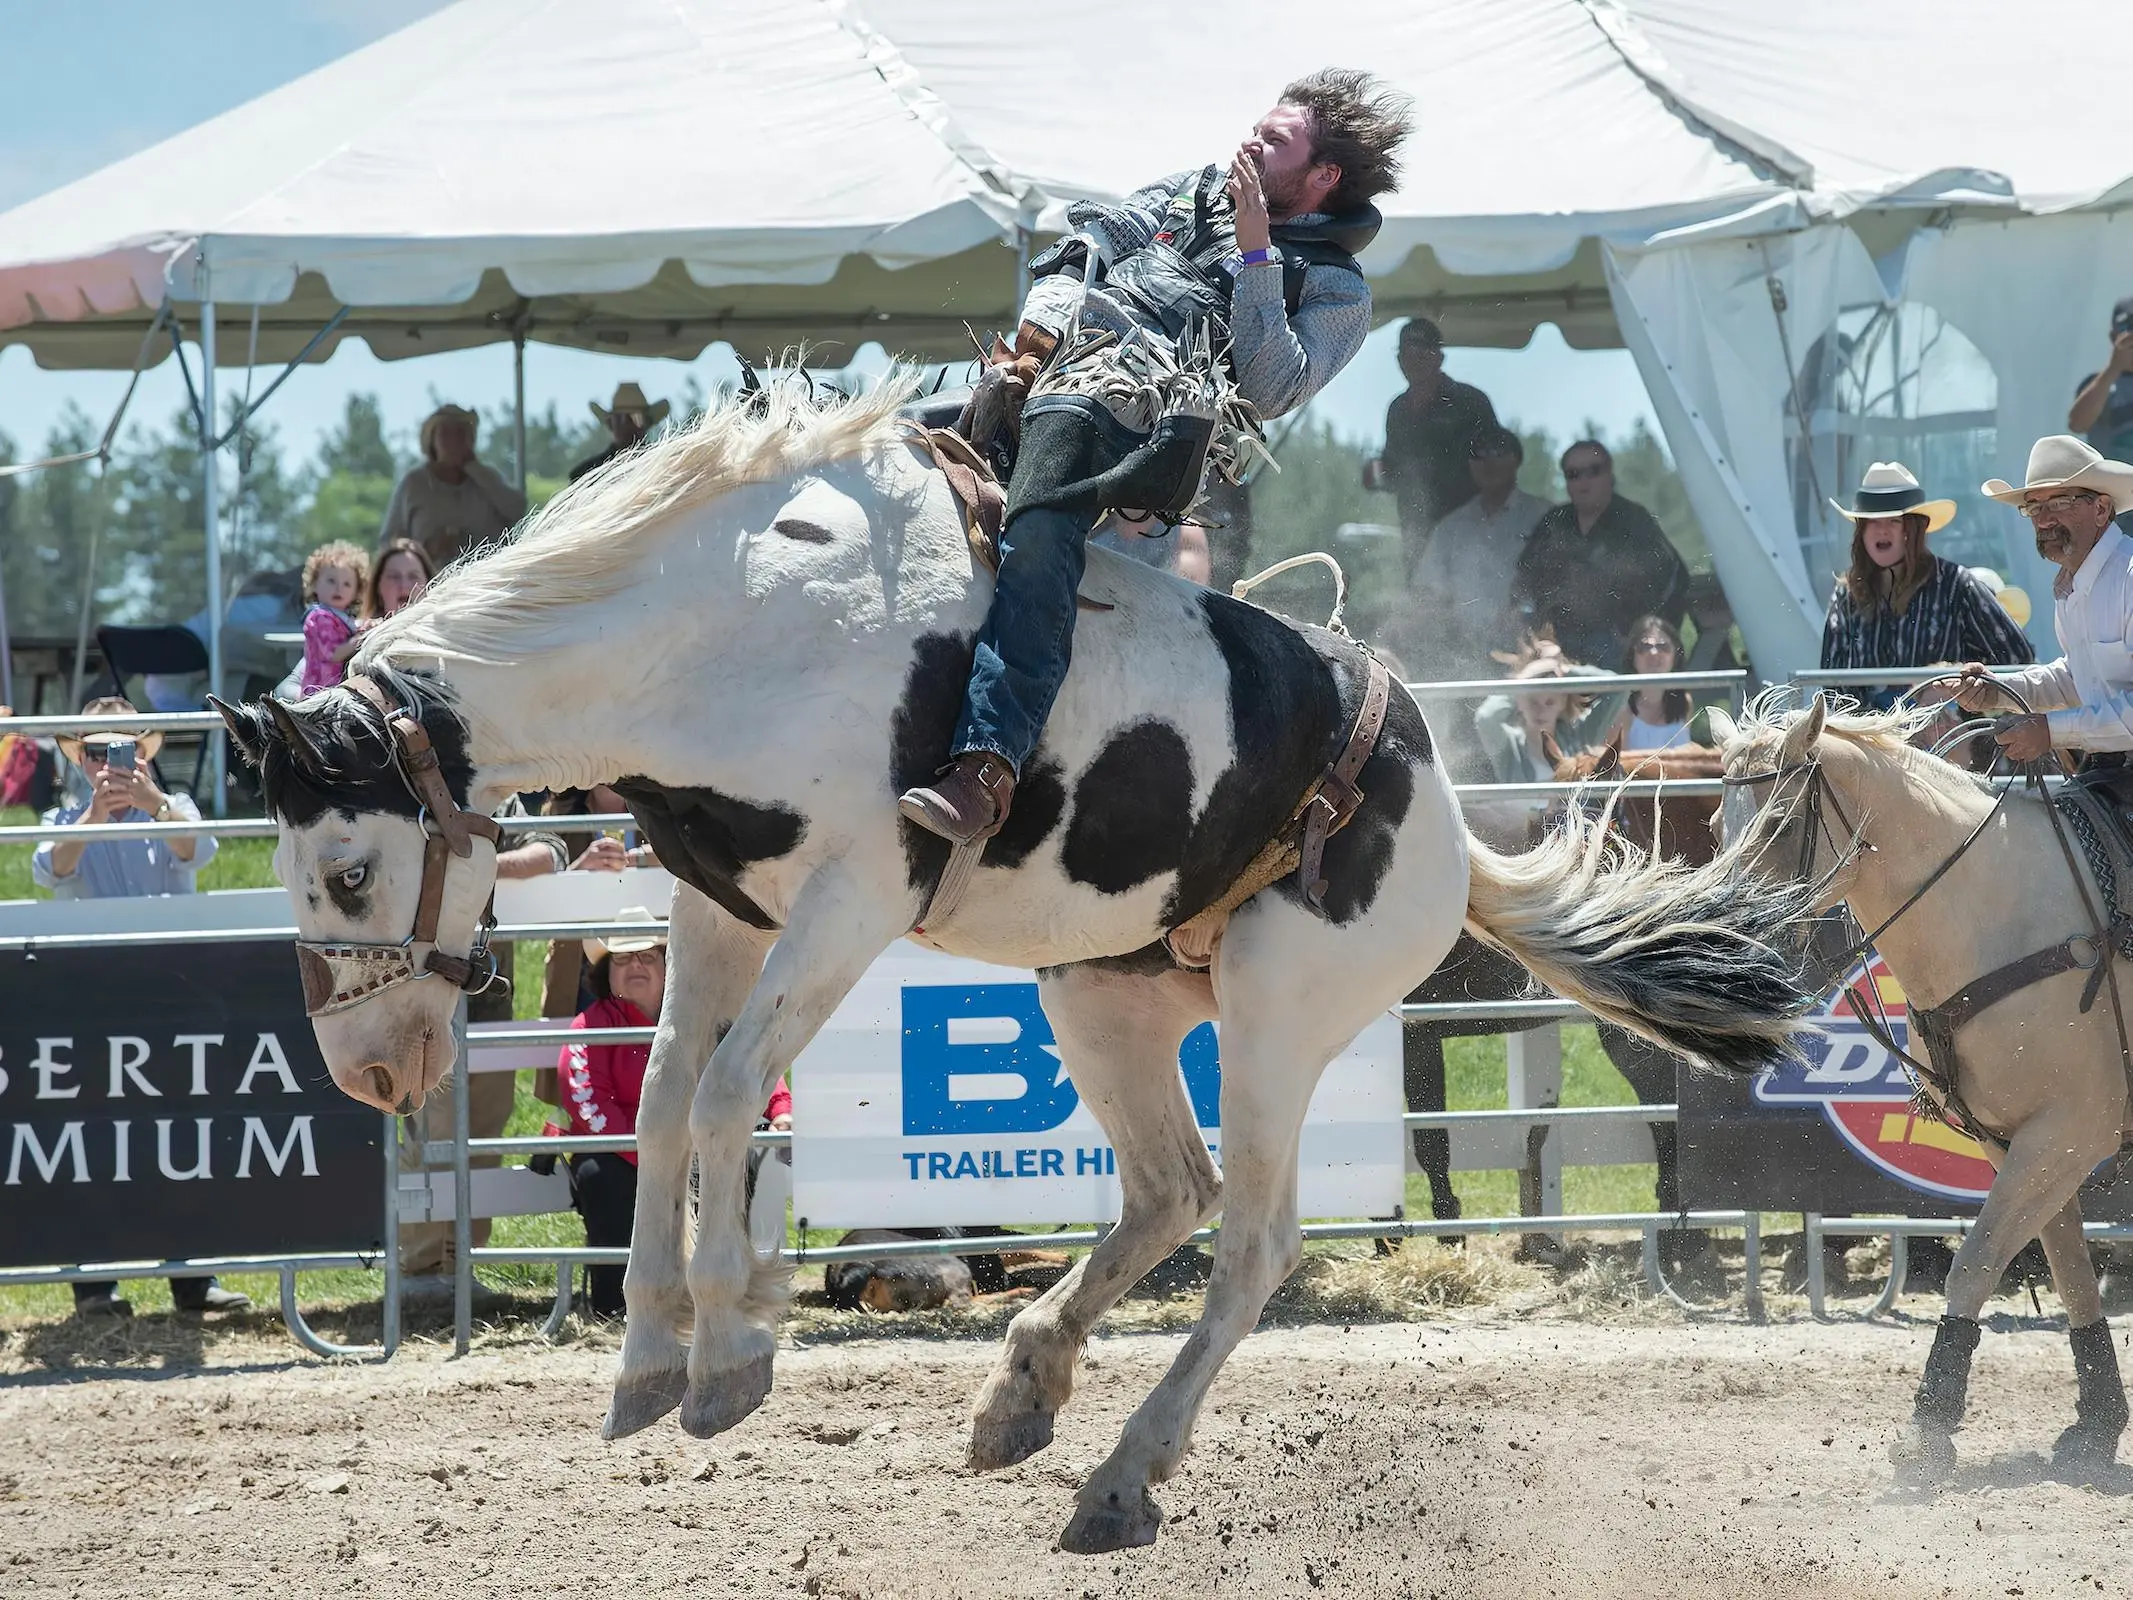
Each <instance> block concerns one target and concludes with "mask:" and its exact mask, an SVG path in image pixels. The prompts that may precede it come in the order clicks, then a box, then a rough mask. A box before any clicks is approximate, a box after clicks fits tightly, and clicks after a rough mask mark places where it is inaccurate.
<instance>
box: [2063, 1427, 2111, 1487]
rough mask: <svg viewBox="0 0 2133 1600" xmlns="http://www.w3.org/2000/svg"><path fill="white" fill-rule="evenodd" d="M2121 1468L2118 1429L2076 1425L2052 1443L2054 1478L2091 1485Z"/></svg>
mask: <svg viewBox="0 0 2133 1600" xmlns="http://www.w3.org/2000/svg"><path fill="white" fill-rule="evenodd" d="M2117 1465H2118V1430H2117V1429H2116V1428H2112V1429H2110V1430H2108V1431H2106V1430H2104V1429H2102V1428H2091V1427H2088V1426H2087V1425H2085V1424H2083V1423H2079V1422H2077V1423H2075V1424H2074V1425H2073V1426H2072V1427H2071V1428H2069V1429H2067V1430H2066V1432H2064V1433H2062V1434H2060V1435H2059V1437H2058V1438H2057V1439H2056V1440H2054V1441H2053V1443H2052V1475H2053V1476H2054V1477H2056V1478H2062V1479H2065V1480H2067V1481H2068V1482H2072V1483H2089V1482H2092V1481H2094V1480H2095V1479H2097V1478H2101V1477H2103V1476H2105V1475H2106V1474H2108V1473H2109V1472H2110V1471H2111V1470H2112V1469H2113V1468H2114V1467H2116V1466H2117Z"/></svg>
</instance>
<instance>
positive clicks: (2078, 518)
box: [1957, 434, 2133, 761]
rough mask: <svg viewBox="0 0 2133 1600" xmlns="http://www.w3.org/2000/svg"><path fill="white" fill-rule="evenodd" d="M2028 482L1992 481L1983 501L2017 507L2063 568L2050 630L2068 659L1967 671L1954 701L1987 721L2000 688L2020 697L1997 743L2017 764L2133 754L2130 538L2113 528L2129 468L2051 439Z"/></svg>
mask: <svg viewBox="0 0 2133 1600" xmlns="http://www.w3.org/2000/svg"><path fill="white" fill-rule="evenodd" d="M2026 477H2027V481H2026V482H2025V483H2024V484H2023V485H2022V487H2020V488H2016V487H2015V486H2014V485H2013V484H2011V483H2007V482H2004V481H2002V480H2001V479H1999V478H1994V479H1993V480H1992V481H1991V482H1990V483H1987V484H1986V485H1985V486H1984V491H1983V492H1984V493H1985V494H1987V495H1989V496H1991V497H1992V498H1993V499H1995V500H1998V501H2001V502H2002V503H2004V504H2008V505H2014V506H2019V507H2020V508H2021V512H2022V515H2023V516H2025V517H2027V518H2029V519H2030V524H2031V527H2032V528H2033V529H2034V531H2035V535H2036V541H2037V554H2039V555H2040V556H2042V557H2044V559H2045V560H2047V561H2050V562H2052V563H2054V564H2055V565H2056V566H2057V567H2058V568H2059V576H2058V577H2057V579H2056V580H2054V582H2053V584H2052V595H2053V606H2052V620H2053V623H2054V625H2055V626H2056V627H2057V629H2058V633H2059V639H2060V642H2061V644H2062V646H2063V647H2064V648H2065V651H2066V653H2065V654H2064V655H2062V656H2060V658H2059V659H2058V660H2056V661H2052V662H2048V663H2045V664H2043V665H2040V666H2033V667H2024V668H2022V669H2021V670H2020V671H2017V672H2001V673H1999V674H1994V673H1993V672H1992V671H1991V669H1990V668H1988V667H1986V666H1985V665H1983V664H1982V663H1980V662H1976V661H1972V662H1967V663H1965V664H1964V666H1963V679H1964V683H1963V688H1962V692H1961V693H1960V694H1959V695H1958V696H1957V699H1958V701H1959V702H1960V703H1961V705H1962V707H1963V709H1964V710H1966V711H1986V710H1991V709H1994V708H1995V702H1998V701H2001V700H2002V697H2001V696H2000V695H1999V694H1998V692H1997V690H1996V688H1995V685H1999V684H2004V685H2006V686H2008V687H2010V688H2012V689H2014V690H2015V691H2016V692H2017V693H2019V694H2020V695H2021V696H2022V699H2023V700H2024V701H2025V702H2027V704H2028V705H2029V707H2030V711H2029V712H2028V713H2027V714H2025V715H2022V716H2019V717H2010V718H2007V719H2005V720H2004V721H2003V723H2002V724H2001V727H2000V729H1999V731H1998V733H1997V734H1996V735H1995V737H1996V738H1997V739H1998V741H1999V744H2000V747H2001V748H2002V749H2003V750H2005V751H2006V752H2007V755H2008V758H2009V759H2010V760H2013V761H2035V760H2037V759H2039V758H2040V757H2042V756H2044V755H2047V754H2049V753H2050V752H2051V751H2052V750H2054V749H2076V750H2086V751H2091V752H2123V751H2127V750H2133V538H2128V537H2127V536H2126V535H2125V533H2124V532H2122V531H2121V530H2120V529H2118V528H2117V527H2115V526H2113V524H2112V519H2113V518H2114V517H2115V516H2116V515H2117V514H2118V512H2119V511H2120V510H2122V509H2126V508H2129V507H2133V466H2128V465H2127V464H2126V463H2125V462H2123V461H2109V460H2106V459H2105V458H2104V457H2103V456H2101V455H2099V454H2098V453H2097V452H2096V451H2095V450H2094V449H2093V448H2091V447H2090V446H2089V445H2087V444H2084V443H2083V442H2082V441H2081V440H2079V439H2076V438H2074V437H2073V436H2072V435H2070V434H2054V435H2052V436H2051V437H2049V438H2044V439H2039V440H2038V441H2037V443H2036V445H2035V447H2034V448H2033V449H2031V451H2030V452H2029V468H2028V472H2027V474H2026Z"/></svg>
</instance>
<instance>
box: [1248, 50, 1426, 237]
mask: <svg viewBox="0 0 2133 1600" xmlns="http://www.w3.org/2000/svg"><path fill="white" fill-rule="evenodd" d="M1281 100H1282V104H1284V105H1291V106H1301V107H1302V108H1303V109H1304V110H1306V111H1308V112H1310V113H1311V154H1312V156H1313V158H1314V159H1315V160H1318V161H1330V162H1332V163H1333V164H1334V165H1335V166H1337V167H1339V168H1340V169H1341V181H1340V182H1339V183H1338V184H1336V185H1334V188H1333V192H1332V193H1331V194H1329V195H1328V196H1327V197H1326V209H1327V210H1328V211H1330V212H1332V213H1333V214H1334V215H1336V216H1339V215H1340V214H1342V213H1343V212H1348V211H1354V210H1356V209H1357V208H1358V207H1360V206H1361V205H1362V204H1363V203H1364V202H1365V201H1367V200H1370V199H1372V198H1374V197H1375V196H1377V195H1381V194H1384V193H1385V192H1386V191H1388V190H1390V189H1393V188H1396V187H1397V186H1398V185H1399V182H1400V161H1399V155H1398V152H1399V148H1400V144H1401V141H1402V140H1404V139H1405V138H1406V137H1407V135H1408V132H1409V123H1408V119H1409V118H1410V116H1411V115H1412V114H1413V112H1414V102H1413V101H1412V100H1410V99H1408V97H1407V96H1406V95H1404V94H1401V93H1399V92H1398V91H1397V90H1394V89H1388V88H1386V87H1385V85H1383V84H1382V83H1380V82H1379V81H1378V80H1377V79H1376V78H1374V77H1372V76H1371V75H1370V74H1369V73H1367V72H1357V71H1355V70H1354V69H1352V68H1349V67H1325V68H1322V69H1320V70H1319V71H1317V72H1314V73H1312V74H1311V75H1310V76H1309V77H1308V78H1298V79H1297V80H1296V81H1295V82H1294V83H1292V84H1290V85H1289V86H1288V87H1287V88H1286V89H1284V90H1282V91H1281Z"/></svg>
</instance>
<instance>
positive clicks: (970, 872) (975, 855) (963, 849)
mask: <svg viewBox="0 0 2133 1600" xmlns="http://www.w3.org/2000/svg"><path fill="white" fill-rule="evenodd" d="M990 837H991V835H989V834H982V835H980V836H979V837H978V838H975V839H973V840H971V841H970V843H968V844H958V845H951V846H949V849H948V865H947V866H945V867H943V868H942V869H941V881H940V882H939V883H937V884H935V885H934V886H933V894H932V896H931V897H930V898H929V899H928V900H927V901H926V909H925V910H923V911H921V912H920V913H919V914H918V921H916V922H915V923H913V924H912V925H911V931H912V932H913V933H924V932H925V931H926V930H927V929H928V928H938V927H939V926H940V925H941V924H942V923H944V922H946V921H947V920H948V919H949V918H950V917H952V916H954V915H955V908H956V907H957V906H958V905H960V904H962V901H963V895H964V894H965V892H966V891H968V890H969V888H970V880H971V879H972V878H975V877H976V876H977V875H978V862H979V861H980V860H981V859H983V857H984V855H985V842H986V840H987V839H988V838H990Z"/></svg>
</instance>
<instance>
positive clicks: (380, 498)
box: [299, 394, 414, 552]
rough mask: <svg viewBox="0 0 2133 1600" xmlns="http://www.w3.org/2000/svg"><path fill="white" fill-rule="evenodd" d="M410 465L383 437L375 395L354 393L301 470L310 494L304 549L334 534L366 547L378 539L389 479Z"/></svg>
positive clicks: (389, 493)
mask: <svg viewBox="0 0 2133 1600" xmlns="http://www.w3.org/2000/svg"><path fill="white" fill-rule="evenodd" d="M413 465H414V460H413V457H412V455H410V454H402V453H401V452H398V451H396V450H394V449H393V447H392V445H391V443H390V442H389V441H388V440H387V439H386V437H385V420H384V418H383V417H382V416H381V415H380V413H379V410H378V397H377V396H376V395H373V394H352V395H350V396H349V397H348V402H347V404H346V405H345V406H344V407H343V408H342V411H341V422H340V426H339V427H337V428H335V429H333V430H332V431H331V432H329V433H328V434H327V435H326V436H325V437H324V438H323V439H321V440H320V441H319V451H318V459H317V460H316V461H315V462H313V463H312V464H311V465H310V466H309V467H308V468H306V469H305V470H304V471H303V472H302V473H301V474H300V475H299V482H300V483H301V485H302V492H303V494H304V495H305V497H306V499H307V500H308V502H309V503H308V504H307V505H306V506H305V507H304V509H303V513H302V519H301V520H302V527H303V543H304V547H305V549H306V551H307V552H308V551H311V550H316V549H317V548H318V547H319V546H320V545H322V544H330V543H332V542H333V541H334V540H336V539H346V540H347V541H348V542H349V543H351V544H354V545H358V546H361V547H364V548H368V547H369V546H371V545H373V544H375V543H377V539H378V530H379V529H380V528H381V527H383V526H384V524H385V508H386V506H387V505H388V504H390V503H391V501H392V497H393V485H394V484H396V483H398V482H399V481H400V476H401V474H402V473H404V472H406V471H407V469H408V468H409V467H411V466H413Z"/></svg>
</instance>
